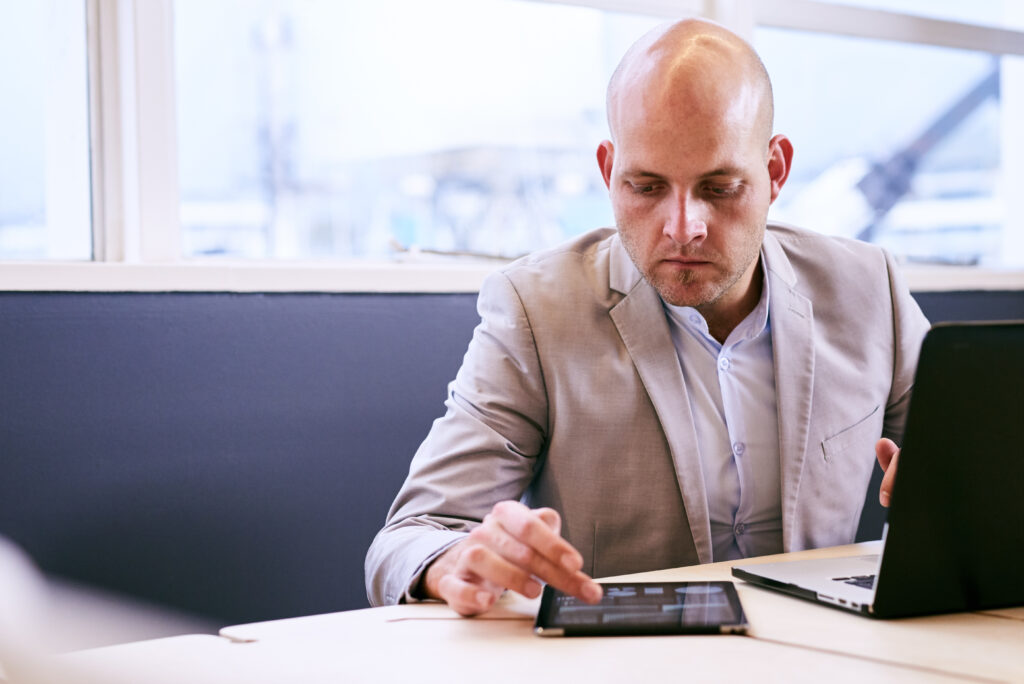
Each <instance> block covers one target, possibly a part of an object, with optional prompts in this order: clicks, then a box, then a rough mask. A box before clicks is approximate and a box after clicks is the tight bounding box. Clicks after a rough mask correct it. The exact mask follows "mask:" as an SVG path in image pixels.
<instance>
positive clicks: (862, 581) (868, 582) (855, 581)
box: [832, 575, 875, 589]
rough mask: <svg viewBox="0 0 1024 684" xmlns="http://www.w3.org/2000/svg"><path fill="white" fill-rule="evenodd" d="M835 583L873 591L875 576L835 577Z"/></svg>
mask: <svg viewBox="0 0 1024 684" xmlns="http://www.w3.org/2000/svg"><path fill="white" fill-rule="evenodd" d="M832 580H833V581H835V582H842V583H843V584H852V585H853V586H855V587H863V588H864V589H872V588H874V586H875V575H854V576H853V577H833V578H832Z"/></svg>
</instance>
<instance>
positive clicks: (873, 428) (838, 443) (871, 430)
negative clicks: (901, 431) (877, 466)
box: [821, 404, 881, 463]
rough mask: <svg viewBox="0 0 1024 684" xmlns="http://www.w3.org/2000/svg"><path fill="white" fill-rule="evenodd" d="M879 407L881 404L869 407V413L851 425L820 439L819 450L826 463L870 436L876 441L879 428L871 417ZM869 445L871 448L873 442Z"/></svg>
mask: <svg viewBox="0 0 1024 684" xmlns="http://www.w3.org/2000/svg"><path fill="white" fill-rule="evenodd" d="M879 408H881V404H879V405H878V406H875V408H873V409H871V412H870V413H868V414H867V415H866V416H864V417H863V418H861V419H860V420H858V421H857V422H856V423H854V424H853V425H851V426H849V427H847V428H843V429H842V430H840V431H839V432H837V433H836V434H834V435H832V436H831V437H829V438H827V439H825V440H824V441H822V443H821V451H822V454H823V455H824V457H825V462H826V463H832V462H833V461H834V460H835V459H836V458H839V457H840V456H841V455H842V454H843V453H844V452H846V451H848V450H849V449H850V447H854V446H856V445H857V444H859V443H864V442H868V441H870V440H872V438H874V440H876V441H877V440H878V438H879V437H880V436H881V428H880V426H879V425H877V422H878V421H876V420H873V418H874V417H875V414H877V413H878V410H879ZM876 433H877V434H876ZM871 446H872V448H873V447H874V442H871Z"/></svg>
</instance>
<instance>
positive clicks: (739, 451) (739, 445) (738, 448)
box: [732, 442, 747, 456]
mask: <svg viewBox="0 0 1024 684" xmlns="http://www.w3.org/2000/svg"><path fill="white" fill-rule="evenodd" d="M746 450H747V445H746V444H744V443H743V442H736V443H735V444H733V445H732V452H733V453H734V454H736V455H737V456H742V455H743V452H744V451H746Z"/></svg>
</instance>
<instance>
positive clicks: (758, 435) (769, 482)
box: [366, 20, 928, 615]
mask: <svg viewBox="0 0 1024 684" xmlns="http://www.w3.org/2000/svg"><path fill="white" fill-rule="evenodd" d="M607 106H608V122H609V128H610V132H611V140H606V141H604V142H602V143H601V144H600V145H599V147H598V150H597V161H598V164H599V166H600V169H601V173H602V175H603V177H604V181H605V183H606V185H607V186H608V191H609V196H610V198H611V203H612V207H613V210H614V213H615V220H616V228H615V229H601V230H597V231H594V232H591V233H588V234H586V235H583V236H581V237H579V238H577V239H575V240H573V241H571V242H570V243H568V244H566V245H563V246H561V247H557V248H555V249H552V250H547V251H544V252H540V253H537V254H534V255H531V256H529V257H526V258H524V259H521V260H519V261H517V262H515V263H513V264H511V265H510V266H508V267H506V268H504V269H502V270H501V271H499V272H497V273H495V274H494V275H492V276H490V277H489V278H488V279H487V280H486V281H485V283H484V285H483V286H482V287H481V290H480V296H479V300H478V310H479V313H480V317H481V322H480V325H479V326H478V327H477V329H476V330H475V332H474V335H473V339H472V341H471V343H470V345H469V349H468V351H467V353H466V356H465V359H464V362H463V366H462V368H461V369H460V370H459V373H458V375H457V376H456V378H455V380H454V381H453V382H452V384H451V385H450V387H449V395H448V399H447V401H446V407H447V412H446V414H445V415H444V417H442V418H440V419H439V420H437V421H436V422H435V423H434V426H433V428H432V429H431V431H430V434H429V435H428V436H427V438H426V440H425V441H424V443H423V444H422V446H421V447H420V449H419V451H418V452H417V453H416V455H415V457H414V459H413V462H412V466H411V468H410V473H409V477H408V479H407V480H406V482H405V484H404V486H403V487H402V489H401V491H400V492H399V494H398V497H397V498H396V500H395V502H394V505H393V506H392V508H391V511H390V513H389V514H388V518H387V521H386V524H385V527H384V529H382V530H381V532H380V533H379V534H378V535H377V538H376V539H375V540H374V542H373V545H372V546H371V547H370V550H369V552H368V554H367V558H366V574H367V591H368V595H369V597H370V600H371V603H373V604H375V605H380V604H385V603H395V602H401V601H412V600H417V599H426V598H433V599H441V600H444V601H447V602H448V603H449V604H450V605H451V606H452V608H453V609H454V610H456V611H457V612H459V613H460V614H463V615H473V614H477V613H480V612H483V611H486V610H487V609H488V608H489V607H491V606H492V605H493V604H494V602H495V600H496V599H497V598H498V597H499V596H500V594H501V593H502V592H503V591H505V590H506V589H511V590H513V591H516V592H518V593H520V594H523V595H525V596H528V597H536V596H537V595H538V594H539V593H540V591H541V585H542V584H543V583H549V584H552V585H553V586H555V587H557V588H558V589H561V590H563V591H565V592H567V593H570V594H573V595H575V596H578V597H580V598H582V599H584V600H586V601H589V602H597V601H599V600H600V598H601V588H600V586H599V585H598V584H596V583H595V582H594V581H593V580H592V579H591V578H592V577H596V576H611V575H619V574H625V573H632V572H639V571H645V570H653V569H658V568H665V567H677V566H682V565H690V564H695V563H707V562H712V561H719V560H726V559H733V558H741V557H749V556H755V555H764V554H769V553H779V552H782V551H796V550H800V549H805V548H814V547H821V546H831V545H836V544H845V543H849V542H852V541H853V538H854V535H855V533H856V530H857V524H858V521H859V517H860V512H861V507H862V505H863V502H864V497H865V492H866V488H867V485H868V481H869V479H870V476H871V471H872V468H873V463H874V461H875V458H876V457H877V459H878V460H879V462H881V463H882V465H883V467H887V466H890V461H891V460H892V459H893V458H894V457H895V454H896V453H897V449H896V445H895V443H894V442H893V441H891V439H892V438H898V436H899V435H900V434H901V433H902V429H903V423H904V419H905V415H906V409H907V405H908V402H909V397H910V390H911V383H912V379H913V374H914V369H915V366H916V363H917V354H918V351H919V348H920V344H921V340H922V338H923V337H924V334H925V332H926V330H927V328H928V323H927V321H926V320H925V318H924V316H923V315H922V314H921V311H920V309H919V308H918V307H917V305H916V303H915V302H914V300H913V299H912V298H911V296H910V294H909V292H908V291H907V289H906V287H905V286H904V284H903V283H902V282H901V280H900V275H899V272H898V270H897V268H896V265H895V264H894V262H893V260H892V258H891V257H890V256H889V255H888V254H887V253H885V252H884V251H883V250H881V249H879V248H877V247H874V246H871V245H867V244H864V243H859V242H855V241H850V240H840V239H835V238H829V237H824V236H822V235H819V234H816V233H813V232H808V231H804V230H800V229H796V228H793V227H789V226H781V225H769V224H768V223H767V215H768V208H769V206H770V205H771V203H772V202H773V201H774V200H775V198H776V197H778V195H779V192H780V191H781V190H782V187H783V186H784V184H785V182H786V178H787V177H788V175H789V170H790V164H791V162H792V159H793V146H792V144H791V143H790V141H789V139H787V138H786V137H785V136H784V135H773V129H772V126H773V124H772V107H773V104H772V93H771V85H770V82H769V79H768V75H767V73H766V71H765V69H764V66H763V65H762V63H761V61H760V59H758V57H757V55H756V54H755V53H754V51H753V50H752V49H751V47H750V46H749V45H747V44H746V43H745V42H744V41H742V40H741V39H740V38H738V37H737V36H735V35H733V34H732V33H730V32H728V31H726V30H725V29H723V28H721V27H719V26H717V25H715V24H712V23H709V22H705V21H699V20H687V21H682V22H679V23H676V24H672V25H669V26H665V27H661V28H659V29H656V30H655V31H653V32H652V33H650V34H648V35H647V36H644V37H643V38H642V39H640V41H638V42H637V43H636V44H635V45H634V46H633V47H632V48H631V49H630V50H629V51H628V52H627V54H626V56H625V57H624V58H623V60H622V63H621V64H620V65H619V67H618V69H617V70H616V72H615V74H614V75H613V77H612V80H611V83H610V84H609V88H608V99H607ZM894 471H895V468H893V467H888V470H887V472H886V479H885V481H884V482H883V485H882V492H881V493H880V496H881V498H882V500H883V503H885V498H886V496H887V494H886V492H887V491H888V489H889V488H890V487H891V479H892V474H893V473H894Z"/></svg>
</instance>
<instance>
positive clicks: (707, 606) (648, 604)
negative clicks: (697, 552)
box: [534, 582, 746, 636]
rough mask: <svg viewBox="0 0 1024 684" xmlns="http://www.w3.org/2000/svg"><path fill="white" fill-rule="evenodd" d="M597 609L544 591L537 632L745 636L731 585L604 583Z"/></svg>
mask: <svg viewBox="0 0 1024 684" xmlns="http://www.w3.org/2000/svg"><path fill="white" fill-rule="evenodd" d="M601 586H602V587H603V588H604V597H603V598H602V599H601V602H600V603H599V604H597V605H590V604H587V603H584V602H583V601H581V600H579V599H576V598H573V597H572V596H567V595H565V594H563V593H562V592H560V591H557V590H555V589H553V588H552V587H550V586H547V587H545V588H544V596H543V598H542V599H541V605H540V610H539V611H538V613H537V623H536V625H535V627H534V630H535V631H536V633H537V634H540V635H541V636H596V635H616V634H617V635H638V634H688V633H692V634H721V633H742V632H743V631H745V628H746V621H745V619H744V617H743V608H742V607H741V606H740V598H739V596H738V595H737V594H736V588H735V587H734V586H733V584H732V582H612V583H602V585H601Z"/></svg>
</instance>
